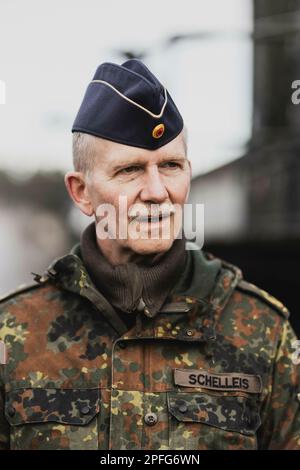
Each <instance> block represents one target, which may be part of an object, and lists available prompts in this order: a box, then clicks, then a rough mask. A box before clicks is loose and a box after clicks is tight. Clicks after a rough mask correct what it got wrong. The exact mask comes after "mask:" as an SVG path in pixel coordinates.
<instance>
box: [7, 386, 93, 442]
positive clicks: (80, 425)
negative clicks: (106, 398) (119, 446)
mask: <svg viewBox="0 0 300 470" xmlns="http://www.w3.org/2000/svg"><path fill="white" fill-rule="evenodd" d="M99 411H100V397H99V390H98V389H54V388H51V389H50V388H49V389H43V388H26V389H25V388H24V389H17V390H13V391H11V392H8V393H7V396H6V404H5V416H6V419H7V421H8V422H9V424H10V426H11V448H12V449H97V448H98V432H97V419H96V416H97V414H98V413H99Z"/></svg>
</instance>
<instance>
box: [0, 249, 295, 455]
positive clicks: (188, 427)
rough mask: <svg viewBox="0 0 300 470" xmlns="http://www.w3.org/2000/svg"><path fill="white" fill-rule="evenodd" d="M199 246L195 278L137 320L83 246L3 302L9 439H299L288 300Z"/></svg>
mask: <svg viewBox="0 0 300 470" xmlns="http://www.w3.org/2000/svg"><path fill="white" fill-rule="evenodd" d="M188 253H189V254H188V256H189V266H190V267H189V271H190V273H189V274H190V277H189V278H188V283H187V282H186V279H185V282H182V283H181V284H180V283H179V284H178V286H177V287H176V286H175V288H174V289H173V291H172V292H171V294H170V296H169V297H168V299H167V302H166V303H165V304H164V306H163V308H162V309H161V311H160V312H159V313H158V314H157V315H156V316H155V317H154V318H150V317H149V316H147V315H146V313H147V312H145V311H144V312H143V311H139V312H138V313H137V315H136V322H135V324H134V326H133V327H131V328H130V329H129V330H128V328H126V325H125V323H124V322H123V319H122V315H117V313H116V312H115V311H114V309H113V308H112V306H111V305H110V304H109V303H108V302H107V300H106V299H105V298H104V297H103V296H102V295H101V293H100V292H99V291H98V290H97V289H96V288H95V286H94V285H93V284H92V282H91V280H90V278H89V276H88V273H87V271H86V269H85V267H84V265H83V263H82V261H81V259H80V257H79V256H78V255H77V254H76V251H75V253H74V252H73V253H71V254H69V255H66V256H65V257H63V258H60V259H59V260H56V261H55V262H54V263H53V264H52V265H51V266H50V268H49V270H48V271H47V272H46V273H45V274H44V275H43V276H42V277H38V281H39V283H37V284H36V285H35V286H31V287H28V288H26V289H23V290H21V291H19V292H15V293H13V294H11V295H9V296H7V297H6V298H3V299H2V301H1V302H0V340H2V341H4V342H5V345H6V348H7V360H6V364H5V365H1V366H0V367H1V369H0V370H1V375H0V448H1V449H7V448H8V449H106V450H107V449H161V450H163V449H175V450H179V449H194V450H195V449H196V450H201V449H259V448H264V449H300V410H299V392H300V389H299V384H300V381H299V366H296V365H293V361H292V355H293V353H294V349H293V347H292V343H293V341H294V340H295V336H294V333H293V331H292V329H291V326H290V323H289V321H288V312H287V310H286V309H285V307H284V306H283V305H282V304H280V303H279V302H278V301H276V300H275V299H274V298H272V297H270V296H269V295H268V294H267V293H265V292H264V291H262V290H260V289H258V288H257V287H255V286H253V285H252V284H249V283H247V282H245V281H244V280H243V279H242V275H241V272H240V271H239V269H237V268H236V267H234V266H232V265H229V264H227V263H224V262H221V261H219V260H217V259H214V258H213V257H212V256H208V255H205V254H204V253H203V252H200V251H189V252H188ZM216 266H218V270H217V271H216V269H215V268H216ZM212 268H214V269H212ZM212 271H214V272H217V275H216V277H215V278H214V279H213V281H214V282H213V283H212V284H211V286H210V288H209V289H208V291H207V292H206V293H205V295H204V292H203V285H204V284H205V282H204V281H205V279H206V278H207V277H208V276H209V275H210V274H209V273H211V272H212ZM183 278H184V276H183Z"/></svg>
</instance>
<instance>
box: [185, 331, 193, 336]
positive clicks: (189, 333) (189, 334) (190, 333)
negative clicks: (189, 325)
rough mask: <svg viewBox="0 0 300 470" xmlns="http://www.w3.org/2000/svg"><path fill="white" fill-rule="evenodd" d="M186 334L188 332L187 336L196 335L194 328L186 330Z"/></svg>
mask: <svg viewBox="0 0 300 470" xmlns="http://www.w3.org/2000/svg"><path fill="white" fill-rule="evenodd" d="M185 334H186V335H187V336H194V332H193V330H186V332H185Z"/></svg>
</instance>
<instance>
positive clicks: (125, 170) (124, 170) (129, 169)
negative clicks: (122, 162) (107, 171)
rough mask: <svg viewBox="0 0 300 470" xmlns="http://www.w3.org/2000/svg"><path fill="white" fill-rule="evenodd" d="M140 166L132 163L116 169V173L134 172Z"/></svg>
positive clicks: (127, 173)
mask: <svg viewBox="0 0 300 470" xmlns="http://www.w3.org/2000/svg"><path fill="white" fill-rule="evenodd" d="M139 170H140V167H139V166H137V165H132V166H127V167H125V168H122V169H121V170H119V171H118V174H119V175H120V174H121V175H122V174H123V175H130V174H131V173H135V172H136V171H139Z"/></svg>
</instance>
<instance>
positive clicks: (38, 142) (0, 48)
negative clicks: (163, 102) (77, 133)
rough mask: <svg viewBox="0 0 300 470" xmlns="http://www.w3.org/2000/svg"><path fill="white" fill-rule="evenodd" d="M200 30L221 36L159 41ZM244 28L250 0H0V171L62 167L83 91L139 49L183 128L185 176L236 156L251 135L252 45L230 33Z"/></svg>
mask: <svg viewBox="0 0 300 470" xmlns="http://www.w3.org/2000/svg"><path fill="white" fill-rule="evenodd" d="M204 31H206V32H214V33H219V34H221V33H222V36H220V37H219V36H217V37H215V38H213V39H206V40H204V41H199V40H198V41H196V40H193V41H191V40H190V41H188V42H187V41H186V42H180V43H178V45H175V46H172V47H171V46H169V47H167V40H168V38H169V37H170V36H174V35H178V34H188V33H197V32H198V33H201V32H204ZM251 31H252V2H251V0H242V1H241V0H226V2H224V0H205V1H204V0H189V1H188V2H182V0H163V1H162V0H159V1H158V0H153V1H151V2H146V1H141V0H139V1H138V0H127V1H126V2H122V1H112V0H111V1H110V2H107V1H104V0H85V1H84V2H82V1H79V0H51V1H49V0H43V1H40V0H26V1H24V0H0V81H3V82H5V89H6V93H5V95H6V103H5V104H0V168H1V169H3V168H4V169H8V170H14V171H18V172H21V173H24V172H25V173H26V172H32V171H36V170H38V169H44V170H47V169H49V170H55V169H62V170H66V169H68V168H69V167H70V165H71V132H70V129H71V126H72V122H73V120H74V118H75V115H76V113H77V110H78V108H79V105H80V102H81V99H82V97H83V94H84V92H85V89H86V87H87V85H88V83H89V81H90V80H91V78H92V75H93V74H94V71H95V70H96V68H97V66H98V65H99V64H100V63H101V62H104V61H111V62H114V61H115V62H117V63H121V62H122V60H124V59H122V57H121V55H120V52H119V51H121V50H134V51H137V52H139V51H144V50H145V51H148V53H149V54H148V55H147V57H146V58H145V59H144V61H145V63H146V64H147V65H148V66H149V67H150V68H151V69H152V70H153V71H154V73H155V74H157V76H158V77H159V78H160V80H161V81H162V82H163V83H164V84H165V85H166V86H167V88H168V90H169V92H170V93H171V95H172V97H173V99H174V100H175V102H176V104H177V106H178V107H179V109H180V111H181V113H182V115H183V118H184V120H185V122H186V124H187V126H188V129H189V136H190V142H189V151H190V158H191V160H192V164H193V167H194V174H198V173H200V172H205V171H208V170H210V169H212V168H214V167H216V166H218V165H221V164H223V163H225V162H227V161H229V160H231V159H233V158H235V157H238V156H239V155H240V154H241V152H242V147H243V144H244V143H245V141H246V140H247V139H248V138H249V137H250V132H251V114H252V102H251V100H252V44H251V41H249V40H245V39H239V38H238V37H236V36H234V34H236V33H238V32H243V33H249V32H251ZM226 32H227V36H226V35H224V33H226ZM228 33H232V34H233V37H229V36H228Z"/></svg>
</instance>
